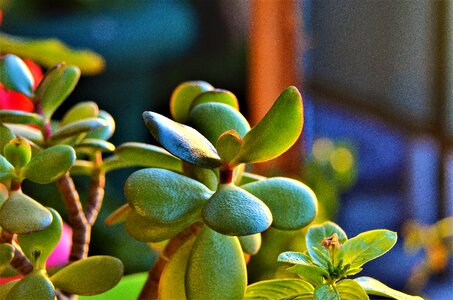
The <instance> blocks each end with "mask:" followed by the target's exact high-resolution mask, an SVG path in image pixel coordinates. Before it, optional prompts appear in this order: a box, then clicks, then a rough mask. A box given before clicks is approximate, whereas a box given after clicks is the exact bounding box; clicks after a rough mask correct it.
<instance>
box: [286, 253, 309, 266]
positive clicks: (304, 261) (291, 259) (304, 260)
mask: <svg viewBox="0 0 453 300" xmlns="http://www.w3.org/2000/svg"><path fill="white" fill-rule="evenodd" d="M277 261H279V262H285V263H290V264H297V265H312V264H313V262H312V261H311V258H310V256H308V255H307V254H306V253H302V252H293V251H287V252H283V253H280V255H279V256H278V258H277Z"/></svg>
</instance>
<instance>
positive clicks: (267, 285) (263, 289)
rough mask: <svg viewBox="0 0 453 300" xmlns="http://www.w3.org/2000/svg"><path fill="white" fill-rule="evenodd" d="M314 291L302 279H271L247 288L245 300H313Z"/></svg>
mask: <svg viewBox="0 0 453 300" xmlns="http://www.w3.org/2000/svg"><path fill="white" fill-rule="evenodd" d="M313 291H314V289H313V286H312V285H311V284H309V283H308V282H305V281H303V280H301V279H295V278H294V279H271V280H264V281H260V282H256V283H254V284H251V285H249V286H247V291H246V293H245V297H244V299H245V300H250V299H263V300H274V299H293V298H297V299H313Z"/></svg>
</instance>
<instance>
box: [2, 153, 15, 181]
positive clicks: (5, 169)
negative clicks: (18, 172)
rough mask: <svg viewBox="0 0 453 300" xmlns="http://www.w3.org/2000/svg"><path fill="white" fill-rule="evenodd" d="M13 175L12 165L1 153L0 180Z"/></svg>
mask: <svg viewBox="0 0 453 300" xmlns="http://www.w3.org/2000/svg"><path fill="white" fill-rule="evenodd" d="M14 176H15V169H14V166H13V165H12V164H10V162H9V161H8V160H7V159H6V158H5V157H4V156H3V155H0V182H1V181H3V180H6V179H9V178H11V177H14Z"/></svg>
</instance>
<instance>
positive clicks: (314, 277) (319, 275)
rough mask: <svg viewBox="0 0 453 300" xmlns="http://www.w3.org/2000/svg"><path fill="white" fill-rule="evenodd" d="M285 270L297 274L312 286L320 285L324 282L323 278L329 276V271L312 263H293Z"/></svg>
mask: <svg viewBox="0 0 453 300" xmlns="http://www.w3.org/2000/svg"><path fill="white" fill-rule="evenodd" d="M286 270H287V271H289V272H291V273H294V274H297V275H299V276H300V277H301V278H302V279H304V280H305V281H307V282H309V283H311V284H312V285H313V286H318V285H321V284H323V283H324V278H329V272H327V271H326V270H324V269H323V268H321V267H318V266H314V265H295V266H292V267H290V268H288V269H286Z"/></svg>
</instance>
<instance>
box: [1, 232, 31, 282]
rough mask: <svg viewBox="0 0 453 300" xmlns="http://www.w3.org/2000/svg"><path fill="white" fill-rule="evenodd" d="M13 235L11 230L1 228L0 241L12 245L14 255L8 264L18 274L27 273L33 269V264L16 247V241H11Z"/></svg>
mask: <svg viewBox="0 0 453 300" xmlns="http://www.w3.org/2000/svg"><path fill="white" fill-rule="evenodd" d="M13 237H14V234H13V233H12V232H11V231H9V230H6V229H2V233H1V234H0V243H8V244H11V245H13V247H14V257H13V259H12V260H11V262H10V265H11V266H12V267H13V268H14V269H16V270H17V271H18V272H19V273H20V274H22V275H27V274H29V273H31V272H32V271H33V265H32V264H31V262H30V260H28V258H27V257H26V256H25V255H24V253H23V252H22V251H21V250H20V249H19V248H18V247H17V245H16V243H14V242H13Z"/></svg>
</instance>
